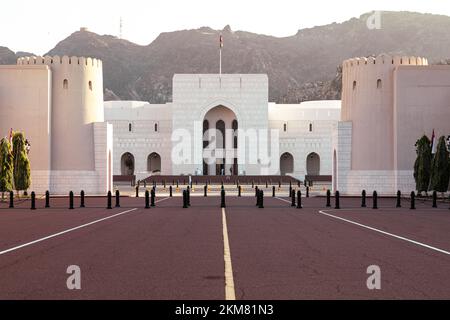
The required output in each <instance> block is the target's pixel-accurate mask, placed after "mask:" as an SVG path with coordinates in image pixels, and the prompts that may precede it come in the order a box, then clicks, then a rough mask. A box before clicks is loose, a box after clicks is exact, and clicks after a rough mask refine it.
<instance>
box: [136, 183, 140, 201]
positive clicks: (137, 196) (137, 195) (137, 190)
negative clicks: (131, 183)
mask: <svg viewBox="0 0 450 320" xmlns="http://www.w3.org/2000/svg"><path fill="white" fill-rule="evenodd" d="M136 198H139V185H137V186H136Z"/></svg>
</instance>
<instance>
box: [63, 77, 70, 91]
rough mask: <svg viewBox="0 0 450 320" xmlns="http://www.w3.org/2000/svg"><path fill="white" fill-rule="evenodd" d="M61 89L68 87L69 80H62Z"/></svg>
mask: <svg viewBox="0 0 450 320" xmlns="http://www.w3.org/2000/svg"><path fill="white" fill-rule="evenodd" d="M63 89H69V80H67V79H64V81H63Z"/></svg>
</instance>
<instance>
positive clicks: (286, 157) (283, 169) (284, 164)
mask: <svg viewBox="0 0 450 320" xmlns="http://www.w3.org/2000/svg"><path fill="white" fill-rule="evenodd" d="M289 173H294V157H293V156H292V154H290V153H289V152H285V153H283V154H282V155H281V157H280V174H281V175H282V176H285V175H286V174H289Z"/></svg>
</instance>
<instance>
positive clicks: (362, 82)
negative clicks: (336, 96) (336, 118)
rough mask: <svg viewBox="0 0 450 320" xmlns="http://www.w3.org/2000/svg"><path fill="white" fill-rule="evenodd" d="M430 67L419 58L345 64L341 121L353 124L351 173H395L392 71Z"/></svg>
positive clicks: (382, 58) (360, 60) (383, 57)
mask: <svg viewBox="0 0 450 320" xmlns="http://www.w3.org/2000/svg"><path fill="white" fill-rule="evenodd" d="M400 65H413V66H417V65H428V61H427V59H424V58H420V57H399V56H389V55H380V56H378V57H369V58H354V59H349V60H346V61H344V63H343V68H342V108H341V120H342V121H351V122H352V158H351V169H352V170H393V169H394V162H393V157H394V156H393V134H394V133H393V130H394V128H393V121H394V119H393V117H394V113H393V105H394V101H393V99H394V96H393V91H394V84H393V78H394V75H393V71H394V69H395V68H396V67H397V66H400Z"/></svg>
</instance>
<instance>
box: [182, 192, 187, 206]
mask: <svg viewBox="0 0 450 320" xmlns="http://www.w3.org/2000/svg"><path fill="white" fill-rule="evenodd" d="M187 207H188V205H187V194H186V190H183V209H186V208H187Z"/></svg>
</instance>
